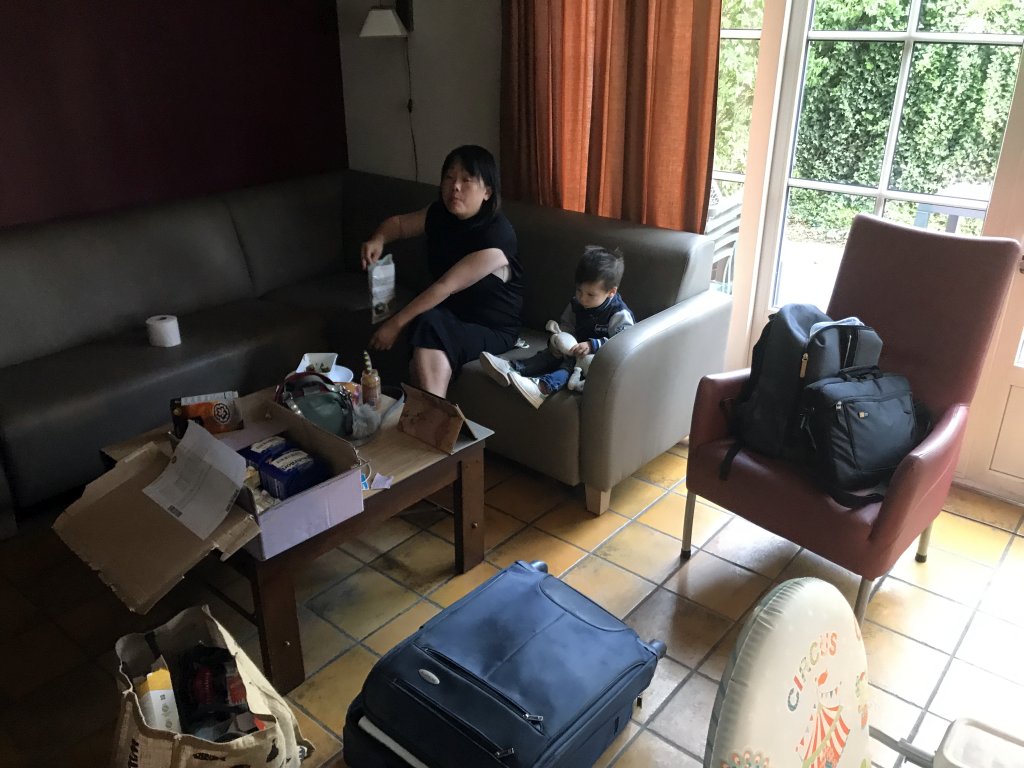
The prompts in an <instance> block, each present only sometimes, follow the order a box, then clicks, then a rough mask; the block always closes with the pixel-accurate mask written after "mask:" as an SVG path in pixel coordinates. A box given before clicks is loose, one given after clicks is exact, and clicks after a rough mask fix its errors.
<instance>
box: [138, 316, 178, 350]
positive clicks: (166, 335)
mask: <svg viewBox="0 0 1024 768" xmlns="http://www.w3.org/2000/svg"><path fill="white" fill-rule="evenodd" d="M146 331H147V332H148V333H149V343H150V344H152V345H153V346H154V347H176V346H178V345H179V344H181V332H180V331H179V330H178V318H176V317H175V316H174V315H154V316H153V317H151V318H149V319H148V320H146Z"/></svg>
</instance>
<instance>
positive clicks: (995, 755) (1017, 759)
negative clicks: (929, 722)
mask: <svg viewBox="0 0 1024 768" xmlns="http://www.w3.org/2000/svg"><path fill="white" fill-rule="evenodd" d="M1021 766H1024V741H1022V740H1021V739H1018V738H1015V737H1013V736H1010V735H1009V734H1007V733H1003V732H1002V731H998V730H996V729H995V728H993V727H992V726H990V725H986V724H985V723H979V722H978V721H977V720H971V719H970V718H964V719H962V720H954V721H953V723H952V725H950V726H949V730H947V731H946V735H945V736H943V737H942V743H941V744H939V749H938V751H937V752H936V753H935V762H934V768H1021Z"/></svg>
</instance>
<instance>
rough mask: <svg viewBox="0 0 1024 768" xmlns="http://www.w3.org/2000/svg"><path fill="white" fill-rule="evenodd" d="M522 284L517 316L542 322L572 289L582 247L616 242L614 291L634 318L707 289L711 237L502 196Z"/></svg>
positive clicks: (551, 316) (554, 314) (530, 322)
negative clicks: (621, 263) (618, 280)
mask: <svg viewBox="0 0 1024 768" xmlns="http://www.w3.org/2000/svg"><path fill="white" fill-rule="evenodd" d="M505 213H506V215H507V216H508V218H509V220H510V221H511V222H512V225H513V226H514V227H515V230H516V236H517V237H518V239H519V256H520V258H521V259H522V261H523V266H524V268H525V270H526V277H527V284H526V294H525V302H524V305H525V306H524V317H523V322H524V324H525V325H526V326H528V327H530V328H543V327H544V324H545V323H546V322H547V321H548V320H552V319H553V320H557V319H558V316H559V314H560V313H561V311H562V309H563V308H564V307H565V305H566V303H568V301H569V299H570V297H571V296H572V294H573V289H574V287H575V286H574V278H575V273H576V264H577V263H578V262H579V258H580V256H581V255H582V253H583V249H584V247H586V246H587V245H600V246H602V247H604V248H608V249H613V248H619V249H620V250H621V251H622V255H623V257H624V259H625V266H626V271H625V273H624V274H623V277H622V285H621V286H620V292H621V293H622V297H623V299H625V301H626V304H627V305H629V308H630V309H631V310H633V314H634V315H635V316H636V318H637V320H642V319H644V318H646V317H650V316H651V315H653V314H655V313H657V312H660V311H661V310H663V309H666V308H668V307H670V306H672V305H673V304H676V303H677V302H680V301H682V300H683V299H687V298H689V297H690V296H695V295H696V294H698V293H700V292H702V291H705V290H707V288H708V286H709V285H710V284H711V262H712V258H713V256H714V243H713V242H712V241H711V240H710V239H708V238H706V237H704V236H703V235H695V234H692V233H690V232H679V231H676V230H670V229H660V228H658V227H649V226H646V225H643V224H634V223H631V222H627V221H619V220H618V219H609V218H605V217H603V216H593V215H591V214H586V213H576V212H573V211H563V210H561V209H558V208H546V207H544V206H539V205H531V204H528V203H519V202H508V203H506V204H505Z"/></svg>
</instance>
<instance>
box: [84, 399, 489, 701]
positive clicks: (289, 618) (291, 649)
mask: <svg viewBox="0 0 1024 768" xmlns="http://www.w3.org/2000/svg"><path fill="white" fill-rule="evenodd" d="M397 417H398V411H397V410H396V411H395V412H394V413H393V414H392V418H389V419H388V421H387V423H385V424H384V425H382V427H381V429H380V430H379V431H378V433H377V434H376V435H375V436H374V437H373V438H372V439H371V440H370V441H369V442H367V443H366V444H365V445H362V446H360V447H358V448H357V451H358V454H359V456H360V458H361V459H363V460H365V461H367V462H369V464H370V468H371V469H372V471H373V472H375V473H381V474H383V475H390V476H392V477H393V478H394V479H393V481H392V484H391V487H390V488H389V489H386V490H377V491H364V492H363V511H362V512H361V513H359V514H357V515H355V516H353V517H350V518H348V519H347V520H344V521H342V522H341V523H339V524H338V525H335V526H334V527H332V528H328V529H327V530H325V531H322V532H321V533H319V534H316V535H314V536H313V537H311V538H309V539H307V540H306V541H303V542H302V543H300V544H297V545H296V546H294V547H292V548H291V549H287V550H285V551H284V552H281V553H279V554H277V555H275V556H274V557H271V558H269V559H267V560H261V559H259V558H257V557H256V556H255V555H253V554H251V553H250V552H249V551H247V550H245V549H243V550H240V551H239V552H237V553H236V554H235V555H233V556H232V557H231V558H230V559H229V560H228V563H230V564H231V565H233V566H234V567H235V568H237V569H238V570H239V571H241V572H242V573H243V574H244V575H245V576H246V577H247V578H248V579H249V582H250V584H251V587H252V596H253V606H254V609H253V611H252V612H249V611H247V610H245V609H244V608H242V607H241V606H239V605H238V604H237V603H235V602H234V601H231V600H228V601H227V602H229V603H230V604H231V605H232V606H233V607H234V608H236V609H237V610H239V611H240V612H241V613H242V614H243V615H245V616H246V617H247V618H249V619H250V620H251V621H252V622H253V623H254V624H256V626H257V628H258V629H259V637H260V649H261V652H262V656H263V669H264V672H265V673H266V675H267V677H268V678H269V679H270V681H271V682H272V683H273V684H274V687H275V688H277V690H278V691H280V692H282V693H286V692H288V691H290V690H292V689H293V688H295V687H296V686H298V685H299V684H300V683H302V682H303V680H305V679H306V675H305V669H304V667H303V663H302V645H301V641H300V638H299V620H298V608H297V605H296V602H295V579H294V575H295V573H296V571H298V570H299V569H301V568H303V567H304V566H307V565H308V564H309V563H310V562H311V561H313V560H315V559H316V558H318V557H320V556H321V555H324V554H326V553H327V552H329V551H330V550H332V549H334V548H335V547H337V546H338V545H340V544H342V543H344V542H346V541H349V540H351V539H353V538H355V537H357V536H359V535H360V534H362V533H364V532H366V531H370V530H373V529H374V528H376V527H377V526H379V525H380V524H381V523H383V522H384V521H386V520H388V519H389V518H391V517H394V516H395V515H397V514H398V513H400V512H402V511H403V510H406V509H408V508H409V507H411V506H412V505H414V504H416V503H417V502H419V501H422V500H423V499H425V498H427V497H428V496H430V495H431V494H434V493H436V492H437V491H440V490H441V489H443V488H446V487H448V486H452V489H453V498H454V508H453V512H454V514H455V570H456V571H457V572H459V573H465V572H466V571H468V570H469V569H470V568H472V567H473V566H475V565H477V564H478V563H480V562H481V561H482V560H483V555H484V439H483V438H479V439H469V438H460V441H459V442H458V444H457V445H456V449H455V452H454V453H451V454H449V453H446V452H444V451H440V450H438V449H436V448H433V447H431V446H430V445H428V444H426V443H424V442H422V441H420V440H418V439H416V438H415V437H412V436H411V435H408V434H406V433H404V432H401V431H399V430H398V429H397V428H396V422H397ZM474 428H475V429H474V431H475V432H476V434H483V435H487V434H490V430H487V429H485V428H482V427H479V425H474ZM149 442H156V443H160V442H164V443H166V442H168V427H167V426H164V427H159V428H157V429H154V430H151V431H150V432H147V433H145V434H143V435H139V436H138V437H136V438H134V439H132V440H127V441H124V442H122V443H119V444H117V445H113V446H108V447H106V448H104V449H103V455H104V456H105V458H106V460H107V461H108V462H109V463H110V464H111V465H113V463H115V462H117V461H119V460H121V459H123V458H124V457H125V456H127V455H129V454H131V453H132V452H133V451H135V450H137V449H138V448H140V447H141V446H143V445H145V444H146V443H149Z"/></svg>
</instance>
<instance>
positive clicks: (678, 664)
mask: <svg viewBox="0 0 1024 768" xmlns="http://www.w3.org/2000/svg"><path fill="white" fill-rule="evenodd" d="M685 473H686V445H685V443H683V444H680V445H677V446H675V447H674V448H672V449H671V450H670V451H668V452H667V453H665V454H664V455H663V456H660V457H659V458H657V459H655V460H654V461H652V462H651V463H650V464H649V465H647V466H646V467H643V468H642V469H640V470H638V471H637V472H636V474H635V475H634V476H633V477H631V478H628V479H626V480H624V481H623V482H622V483H620V484H619V486H618V487H617V488H615V489H614V490H613V492H612V502H611V504H612V511H611V512H610V513H608V514H607V515H604V516H602V517H600V518H593V517H591V516H590V515H589V514H588V513H587V512H586V510H585V509H584V507H583V504H582V501H581V493H580V491H579V489H577V490H575V491H574V490H571V489H568V488H565V487H564V486H561V485H559V484H557V483H554V482H552V481H550V480H548V479H546V478H543V477H540V476H538V475H536V474H533V473H531V472H529V471H527V470H524V469H521V468H519V467H516V466H513V465H511V464H509V463H507V462H504V461H502V460H501V459H499V458H496V457H491V456H489V457H488V459H487V484H488V487H487V505H488V508H487V521H488V530H487V547H488V553H487V559H486V561H485V562H484V563H482V564H481V565H479V566H477V567H476V568H474V569H473V570H472V571H471V572H469V573H467V574H464V575H459V576H455V575H454V574H453V573H452V565H451V563H452V525H451V518H450V515H449V514H448V513H447V512H446V511H445V508H446V507H450V501H449V498H450V496H449V495H448V494H444V493H442V494H438V495H437V496H435V497H434V498H432V499H431V502H430V503H426V504H422V505H419V506H418V507H416V508H415V509H413V510H410V511H408V512H407V513H406V514H405V515H403V516H402V517H400V518H396V519H395V520H393V521H391V522H390V523H388V524H387V525H385V526H382V527H381V528H380V529H378V530H376V531H374V532H373V533H372V534H371V535H368V536H366V537H365V538H364V539H363V540H360V541H355V542H351V543H350V544H348V545H346V546H344V547H342V548H340V549H338V550H335V551H333V552H331V553H328V554H327V555H325V556H324V557H323V558H321V559H319V560H318V561H316V562H315V563H311V564H310V565H309V568H308V569H307V571H306V572H305V573H303V574H302V575H301V577H300V578H299V579H298V586H297V593H298V598H299V601H300V604H301V608H300V612H299V617H300V624H301V631H302V636H303V651H304V657H305V662H306V669H307V674H308V679H307V680H306V682H305V683H304V684H303V685H302V686H300V687H299V688H298V689H296V690H295V691H293V692H292V693H291V695H290V697H289V698H290V701H291V702H292V704H293V705H294V708H295V711H296V712H297V713H298V717H299V721H300V724H301V727H302V730H303V733H304V734H306V736H307V737H308V738H309V739H311V740H312V741H313V742H314V744H315V745H316V747H317V752H316V754H315V755H314V756H313V758H311V759H310V760H309V761H307V763H306V765H309V766H322V765H338V766H341V765H344V763H343V762H342V760H341V754H340V751H341V742H340V736H341V728H342V723H343V721H344V716H345V710H346V707H347V706H348V703H349V701H350V700H351V698H352V696H353V695H355V693H356V692H357V691H358V690H359V688H360V686H361V685H362V682H363V679H364V677H365V675H366V673H367V671H368V670H369V669H370V667H371V666H372V665H373V663H374V661H375V660H376V659H377V658H378V657H379V656H380V655H381V654H383V653H384V652H386V651H387V650H388V649H389V648H391V647H392V646H393V645H394V644H395V643H397V642H398V641H399V640H401V639H402V638H403V637H405V636H407V635H408V634H409V633H411V632H412V631H414V630H415V629H416V627H418V626H419V625H420V624H422V623H423V622H424V621H426V620H427V619H429V618H430V617H431V616H433V615H434V614H436V613H437V612H438V611H439V610H441V608H443V607H444V606H447V605H450V604H451V603H452V602H454V601H455V600H457V599H458V598H459V597H460V596H462V595H463V594H465V593H466V592H468V591H469V590H471V589H472V588H473V587H475V586H477V585H478V584H480V583H482V582H483V581H485V580H486V579H487V578H489V577H490V576H491V575H493V574H494V573H495V572H496V570H497V568H499V567H502V566H504V565H507V564H508V563H510V562H512V561H513V560H515V559H518V558H523V559H528V560H535V559H543V560H546V561H547V562H548V563H549V564H550V567H551V572H552V573H555V574H558V575H560V576H561V578H563V579H564V580H565V581H566V582H568V583H569V584H571V585H573V586H574V587H575V588H577V589H579V590H580V591H582V592H584V593H585V594H587V595H589V596H590V597H591V598H593V599H594V600H597V601H598V602H600V603H602V604H603V605H604V606H605V607H607V608H608V610H610V611H611V612H613V613H615V614H616V615H618V616H621V617H623V618H625V619H626V621H627V622H629V623H630V624H631V625H632V626H634V627H635V628H636V629H637V630H638V631H639V632H640V634H641V635H642V636H643V637H645V638H654V637H658V638H661V639H663V640H664V641H665V642H666V644H667V645H668V648H669V655H668V658H667V659H665V660H664V661H663V662H662V663H661V664H660V665H659V667H658V673H657V675H656V677H655V680H654V682H653V684H652V686H651V688H650V689H649V691H648V693H647V695H646V696H645V698H644V708H643V709H642V710H638V711H637V712H636V715H635V717H634V720H633V721H632V722H631V723H630V724H629V726H628V727H627V729H626V730H625V731H624V732H623V734H622V735H621V736H620V737H619V739H618V740H617V741H616V742H615V743H614V744H613V745H612V747H611V748H610V749H609V750H608V752H607V753H606V754H605V755H604V756H603V757H602V758H601V760H600V762H599V765H602V766H611V765H614V766H617V767H618V768H624V767H626V766H641V767H643V768H648V767H649V766H662V765H663V766H669V765H671V766H684V767H687V766H689V767H691V768H696V767H697V766H699V765H700V764H701V761H702V759H703V754H702V752H703V749H704V740H705V737H706V734H707V727H708V722H709V718H710V713H711V707H712V704H713V703H714V699H715V692H716V688H717V684H718V680H719V679H720V677H721V675H722V673H723V670H724V669H725V665H726V663H727V660H728V654H729V652H730V650H731V649H732V647H733V645H734V643H735V641H736V637H737V635H738V631H739V627H740V626H741V625H742V622H743V619H744V618H745V616H746V614H747V612H748V611H749V608H750V606H751V605H753V604H754V603H756V601H757V600H758V599H759V598H760V596H761V595H763V594H764V592H765V590H766V589H769V588H770V587H771V586H772V585H773V584H775V583H778V582H779V581H780V580H784V579H787V578H791V577H795V576H803V575H814V576H819V577H821V578H825V579H828V580H829V581H831V582H832V583H834V584H835V585H836V586H837V587H839V588H840V590H842V591H843V593H844V594H846V595H848V596H851V597H852V596H853V594H854V593H855V591H856V579H855V578H854V577H852V576H851V575H850V574H848V573H846V572H845V571H842V570H840V569H837V568H835V567H834V566H831V565H830V564H829V563H827V562H825V561H823V560H821V559H820V558H818V557H816V556H814V555H812V554H810V553H808V552H803V551H800V550H798V548H797V547H795V546H794V545H792V544H790V543H789V542H787V541H785V540H782V539H779V538H778V537H776V536H773V535H771V534H768V533H767V532H765V531H763V530H761V529H759V528H757V527H755V526H752V525H751V524H749V523H747V522H745V521H743V520H740V519H734V518H733V517H732V516H731V515H730V514H728V513H726V512H724V511H722V510H721V509H719V508H717V507H714V506H712V505H706V504H699V505H698V507H697V519H696V524H695V527H694V543H695V544H696V545H697V546H699V547H700V550H699V551H698V552H696V554H695V556H694V557H693V558H692V559H691V560H690V561H689V562H688V563H687V564H686V565H684V566H683V567H681V568H680V562H679V537H680V533H681V530H682V512H683V505H684V503H685V488H684V485H683V482H682V481H683V478H684V476H685ZM52 517H53V514H52V513H51V514H50V515H46V514H41V515H37V516H35V517H33V518H31V519H30V520H28V521H27V525H26V526H24V528H23V530H22V532H21V533H19V535H18V536H17V537H16V538H14V539H12V540H8V541H5V542H0V765H3V766H4V767H5V768H22V766H56V765H69V766H70V765H73V766H93V765H95V766H101V765H106V764H107V761H108V758H109V749H110V742H111V738H112V733H113V728H114V719H115V717H116V714H117V689H116V685H115V681H114V676H113V672H114V665H115V663H116V659H115V656H114V654H113V650H112V649H113V645H114V641H115V640H116V639H117V638H118V637H119V636H120V635H122V634H125V633H127V632H133V631H139V630H142V629H146V628H149V627H151V626H154V625H156V624H158V623H160V622H162V621H165V620H166V619H167V618H169V617H170V616H172V615H173V614H174V613H176V612H177V611H178V610H180V609H181V608H183V607H185V606H187V605H192V604H197V603H203V602H206V603H209V604H210V605H211V607H212V610H213V611H214V613H215V615H217V616H218V618H220V619H221V621H222V622H224V623H225V624H226V625H227V626H228V627H229V629H230V630H231V631H232V632H233V633H234V634H235V636H236V638H237V639H238V640H239V642H240V643H241V644H242V646H243V647H244V648H245V649H246V650H247V651H248V652H249V653H250V654H251V655H252V656H253V657H254V658H255V659H257V660H258V657H259V652H258V642H257V638H256V633H255V629H254V628H253V626H252V625H251V624H249V623H248V622H247V621H246V620H244V619H242V618H240V617H239V615H238V614H237V613H235V612H234V611H233V610H232V609H231V608H229V607H228V604H227V603H226V602H225V601H224V600H222V599H221V598H220V597H219V596H218V595H217V594H216V593H215V591H214V587H215V588H216V591H217V592H220V593H222V594H225V595H227V596H228V597H230V598H231V599H233V600H235V601H237V602H239V603H242V604H245V603H246V602H248V601H249V598H248V595H247V585H246V584H245V583H244V582H243V581H241V579H240V578H239V577H238V576H237V575H235V574H234V572H233V571H232V570H231V569H229V568H227V567H226V566H223V565H222V564H219V563H216V562H208V563H204V565H203V566H202V567H201V568H200V569H199V570H200V571H201V576H202V578H201V579H199V578H190V579H188V580H186V581H185V582H184V583H182V584H181V585H180V586H179V587H177V588H176V589H175V590H174V591H173V592H172V593H171V595H169V596H168V597H167V598H165V599H164V600H163V601H161V603H160V604H159V605H158V606H157V607H156V608H155V609H154V610H153V611H152V612H151V613H150V614H149V615H148V616H144V617H139V616H133V615H132V614H130V613H129V612H128V611H127V610H125V609H124V608H123V607H122V606H121V605H120V603H119V602H118V601H117V600H116V599H115V598H114V597H113V596H112V595H111V593H110V592H109V591H108V590H107V589H106V588H105V587H103V586H102V585H101V584H100V583H99V582H98V580H97V579H96V577H95V576H94V575H93V574H92V573H90V572H89V570H88V569H87V568H86V567H85V566H83V565H82V564H81V563H80V562H79V561H78V560H77V559H76V558H75V557H74V556H73V555H72V554H71V553H70V552H69V551H68V550H67V549H66V548H65V547H64V545H63V544H62V543H61V542H60V541H59V540H58V539H57V538H56V537H55V536H54V535H53V533H52V531H51V530H50V528H49V523H50V521H51V520H52ZM1022 517H1024V508H1021V507H1017V506H1013V505H1010V504H1006V503H1003V502H1000V501H995V500H993V499H989V498H985V497H982V496H979V495H977V494H974V493H971V492H969V491H965V490H962V489H954V491H953V492H952V493H951V494H950V497H949V499H948V501H947V504H946V509H945V511H944V512H943V514H942V515H941V517H940V518H939V520H938V521H937V524H936V527H935V530H934V533H933V536H932V543H931V554H930V557H929V560H928V562H927V563H925V564H923V565H920V564H917V563H915V562H914V559H913V551H912V550H911V551H909V552H908V553H907V555H905V556H904V557H903V558H902V559H901V560H900V562H899V563H898V564H897V565H896V566H895V567H894V568H893V571H892V573H891V574H890V575H889V576H887V577H886V578H885V579H884V580H883V581H882V582H881V584H880V587H879V590H878V592H877V593H876V595H875V598H874V599H873V600H872V602H871V604H870V606H869V608H868V614H867V620H866V622H865V627H864V636H865V641H866V644H867V648H868V665H869V675H870V676H871V679H872V691H871V704H872V719H873V723H874V724H875V725H877V726H880V727H881V728H882V729H883V730H886V731H887V732H888V733H889V734H890V735H892V736H894V737H905V738H908V739H910V740H911V741H913V742H914V743H915V744H918V745H919V746H921V747H923V748H925V749H928V750H934V749H935V747H936V746H937V744H938V740H939V738H941V736H942V734H943V733H944V731H945V728H946V726H947V725H948V723H949V721H950V719H951V718H957V717H966V716H976V717H980V718H981V719H983V720H986V721H988V722H991V723H992V724H994V725H997V726H999V727H1001V728H1003V729H1006V730H1009V731H1012V732H1014V733H1018V734H1022V733H1024V707H1021V706H1020V702H1021V701H1022V700H1024V662H1022V661H1021V658H1020V653H1019V648H1020V646H1021V643H1022V642H1024V609H1022V607H1021V606H1022V605H1024V600H1021V590H1022V586H1024V537H1022V536H1024V527H1022ZM876 746H877V749H876V751H875V753H874V754H873V760H874V764H875V765H876V766H881V767H882V768H891V767H892V766H894V765H896V764H897V762H898V758H897V757H896V755H895V754H894V753H892V752H890V751H889V750H888V749H886V748H884V747H882V746H881V745H876Z"/></svg>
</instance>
